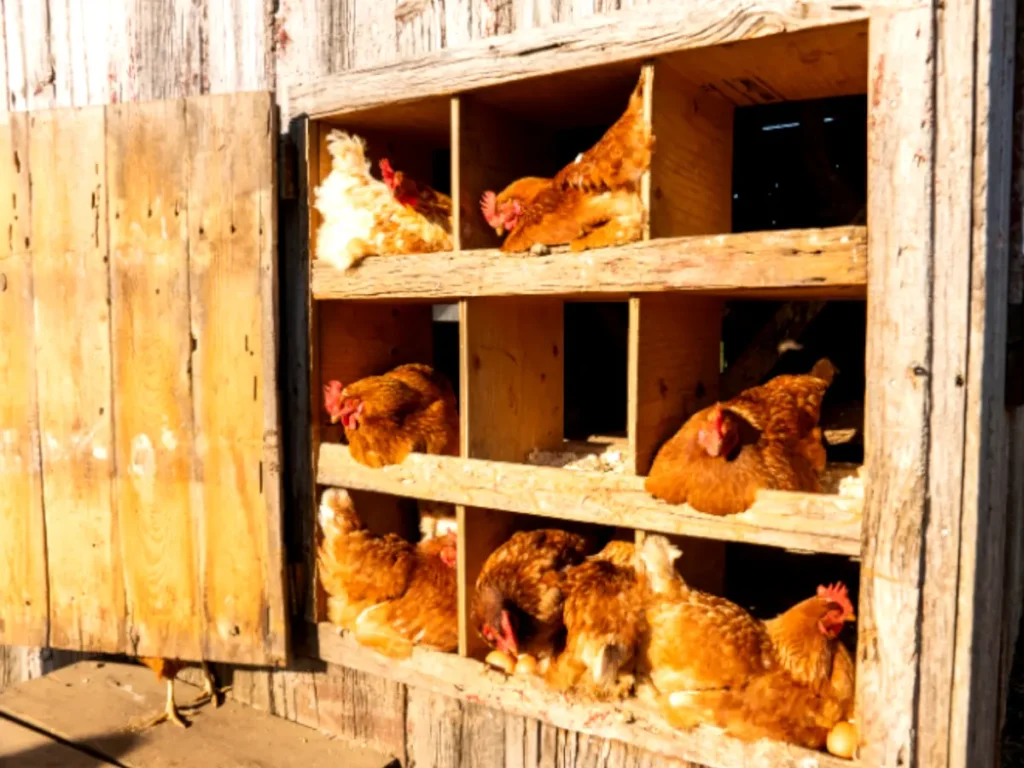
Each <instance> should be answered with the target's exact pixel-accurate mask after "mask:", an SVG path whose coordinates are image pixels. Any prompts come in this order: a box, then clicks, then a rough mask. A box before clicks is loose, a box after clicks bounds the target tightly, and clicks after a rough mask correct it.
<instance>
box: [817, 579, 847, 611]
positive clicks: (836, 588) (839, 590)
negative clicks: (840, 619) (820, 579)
mask: <svg viewBox="0 0 1024 768" xmlns="http://www.w3.org/2000/svg"><path fill="white" fill-rule="evenodd" d="M818 597H820V598H822V599H823V600H828V601H829V602H830V603H835V604H836V605H838V606H839V607H840V608H842V609H843V615H844V616H853V603H851V602H850V594H849V592H848V591H847V589H846V585H845V584H843V582H841V581H837V582H836V583H835V584H829V585H828V586H827V587H826V586H824V585H822V586H819V587H818Z"/></svg>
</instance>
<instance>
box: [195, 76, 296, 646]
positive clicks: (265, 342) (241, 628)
mask: <svg viewBox="0 0 1024 768" xmlns="http://www.w3.org/2000/svg"><path fill="white" fill-rule="evenodd" d="M186 109H187V113H186V115H187V118H186V119H187V123H188V150H187V151H188V157H189V160H190V162H191V164H192V176H191V182H190V185H189V199H188V209H189V212H190V215H189V222H188V224H189V243H190V264H189V268H190V287H191V325H192V336H193V338H194V351H193V355H192V382H193V384H192V392H193V403H194V412H195V434H196V478H197V479H198V480H199V481H200V482H201V489H200V490H199V491H198V493H200V494H201V495H202V509H203V510H204V511H205V513H206V514H205V515H204V518H203V526H202V529H201V534H200V547H201V553H200V562H201V563H202V576H201V580H202V585H203V599H204V602H203V610H204V612H205V620H206V622H207V623H206V627H207V630H206V633H205V637H204V642H205V649H204V655H205V657H206V658H208V659H213V660H225V661H232V662H234V663H267V662H272V661H278V660H280V659H281V658H283V655H284V652H285V644H286V637H285V615H286V613H285V605H284V599H283V581H282V580H283V572H282V567H283V562H282V557H283V556H282V553H281V530H280V528H279V527H278V525H279V523H280V516H279V514H275V510H274V502H271V501H270V498H271V497H272V496H277V497H279V494H280V489H279V487H278V486H277V484H276V477H272V476H271V475H270V474H269V473H268V471H267V469H268V467H267V465H266V456H267V446H268V445H276V443H277V433H278V424H277V423H267V420H266V415H265V414H266V413H267V412H268V411H269V410H270V409H269V408H268V407H266V406H265V398H266V397H268V390H271V389H273V388H274V387H276V378H273V379H271V380H267V368H266V367H265V356H269V357H270V359H272V360H276V351H275V345H274V339H273V336H271V337H270V338H268V337H267V335H266V332H267V330H268V326H267V325H266V324H265V322H264V314H265V313H268V312H270V313H272V307H265V306H264V305H263V299H264V294H265V290H264V288H265V284H264V282H263V277H264V269H265V267H266V265H267V264H268V259H269V258H272V257H269V256H268V254H267V251H268V249H270V248H272V247H273V242H274V239H273V227H274V226H275V223H274V221H273V212H274V199H273V198H274V194H275V183H276V179H275V178H274V160H273V158H274V145H275V140H276V132H275V130H274V120H273V105H272V104H271V102H270V100H269V97H268V95H267V94H238V95H234V96H223V97H196V98H192V99H189V100H188V102H187V106H186ZM274 321H275V322H276V318H274ZM269 396H271V397H272V396H273V393H270V394H269ZM254 413H255V414H260V415H259V416H255V417H254ZM271 480H274V483H273V484H271V483H270V481H271ZM277 503H278V504H279V501H278V502H277ZM278 508H279V507H278ZM268 512H270V514H268Z"/></svg>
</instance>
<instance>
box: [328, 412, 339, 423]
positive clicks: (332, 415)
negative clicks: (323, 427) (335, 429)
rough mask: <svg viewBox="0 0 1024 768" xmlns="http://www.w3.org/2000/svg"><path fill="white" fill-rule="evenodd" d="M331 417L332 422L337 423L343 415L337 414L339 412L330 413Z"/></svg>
mask: <svg viewBox="0 0 1024 768" xmlns="http://www.w3.org/2000/svg"><path fill="white" fill-rule="evenodd" d="M330 417H331V424H337V423H338V421H340V420H341V416H340V415H339V414H337V413H332V414H330Z"/></svg>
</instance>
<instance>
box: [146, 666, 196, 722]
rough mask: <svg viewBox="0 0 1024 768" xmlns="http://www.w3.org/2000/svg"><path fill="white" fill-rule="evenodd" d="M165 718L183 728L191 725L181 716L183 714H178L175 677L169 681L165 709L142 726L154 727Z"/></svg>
mask: <svg viewBox="0 0 1024 768" xmlns="http://www.w3.org/2000/svg"><path fill="white" fill-rule="evenodd" d="M164 720H170V721H171V722H172V723H174V724H175V725H178V726H181V727H182V728H188V726H189V724H188V723H187V722H185V721H184V720H183V719H182V718H181V715H179V714H178V707H177V705H176V704H175V703H174V678H171V679H170V680H168V681H167V706H166V707H165V708H164V711H163V712H160V713H159V714H157V715H155V716H154V717H152V718H151V719H150V720H148V721H147V722H146V723H145V724H144V725H143V726H142V728H143V729H146V728H152V727H153V726H154V725H159V724H160V723H162V722H163V721H164Z"/></svg>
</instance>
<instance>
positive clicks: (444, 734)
mask: <svg viewBox="0 0 1024 768" xmlns="http://www.w3.org/2000/svg"><path fill="white" fill-rule="evenodd" d="M407 690H408V694H407V696H408V704H407V706H406V723H407V725H406V748H407V750H408V756H409V765H412V766H434V765H437V766H441V765H444V766H452V768H461V766H467V768H468V766H471V765H477V763H472V762H468V761H465V762H464V761H463V738H464V734H463V725H464V722H465V719H464V716H463V707H464V705H463V703H462V702H461V701H459V700H458V699H455V698H449V697H447V696H439V695H437V694H435V693H432V692H431V691H429V690H426V689H422V688H419V687H416V686H410V687H409V688H408V689H407ZM479 765H501V763H479Z"/></svg>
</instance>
